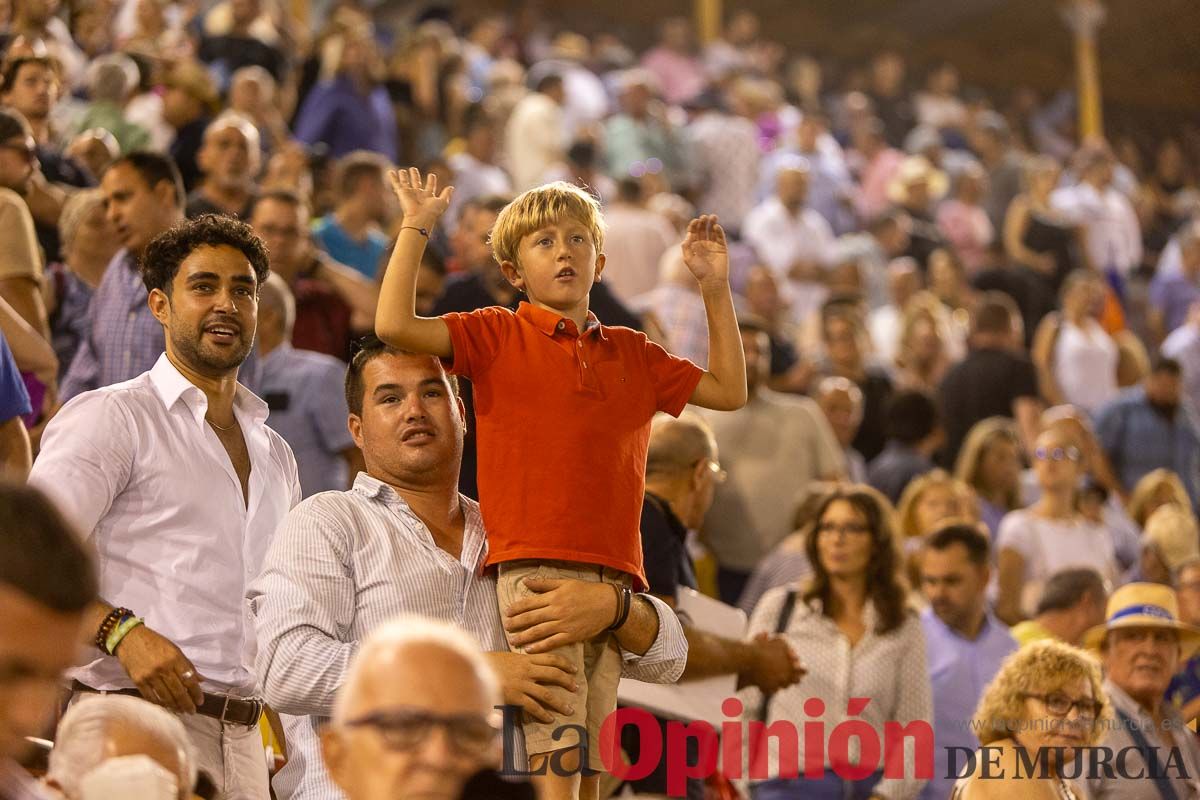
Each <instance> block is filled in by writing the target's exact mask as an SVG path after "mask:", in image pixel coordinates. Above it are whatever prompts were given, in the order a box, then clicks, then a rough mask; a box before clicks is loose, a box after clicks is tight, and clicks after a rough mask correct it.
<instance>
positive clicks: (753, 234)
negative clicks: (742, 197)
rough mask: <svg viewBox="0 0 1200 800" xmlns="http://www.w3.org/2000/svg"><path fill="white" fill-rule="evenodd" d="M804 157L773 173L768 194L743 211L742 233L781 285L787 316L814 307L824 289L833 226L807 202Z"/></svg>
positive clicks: (803, 314)
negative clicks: (758, 202) (786, 300)
mask: <svg viewBox="0 0 1200 800" xmlns="http://www.w3.org/2000/svg"><path fill="white" fill-rule="evenodd" d="M808 183H809V167H808V162H806V161H805V160H804V159H802V158H800V157H799V156H797V157H796V158H795V159H794V160H793V161H790V162H785V163H784V164H783V165H782V166H781V167H780V168H779V171H778V173H777V174H776V178H775V187H774V189H775V191H774V194H773V195H772V196H771V197H769V198H767V199H766V200H764V201H763V202H762V203H761V204H759V205H757V206H755V207H754V208H753V209H751V210H750V213H749V214H747V215H746V221H745V223H744V224H743V226H742V234H743V236H744V237H745V239H746V241H747V242H749V243H750V245H751V246H752V247H753V248H754V250H755V252H756V253H757V254H758V257H759V258H760V259H762V262H763V263H764V264H766V265H767V266H768V267H770V268H771V269H772V270H773V271H774V272H775V275H776V277H778V278H779V279H780V281H781V282H782V283H783V285H784V286H786V287H787V294H788V299H789V301H790V307H791V313H792V321H793V322H796V323H799V322H801V321H803V320H804V319H807V318H808V317H809V315H811V314H812V313H814V312H815V311H817V310H818V309H819V308H820V306H821V303H822V302H824V300H825V297H826V296H827V295H828V293H829V290H828V289H827V288H826V285H825V284H826V282H827V281H826V275H825V273H826V270H827V269H828V268H829V267H830V266H831V261H832V259H833V255H834V251H833V246H834V238H833V229H832V228H830V226H829V223H828V222H826V221H825V218H824V217H822V216H821V215H820V214H819V213H817V212H816V211H814V210H813V209H811V208H809V207H808V206H807V199H808Z"/></svg>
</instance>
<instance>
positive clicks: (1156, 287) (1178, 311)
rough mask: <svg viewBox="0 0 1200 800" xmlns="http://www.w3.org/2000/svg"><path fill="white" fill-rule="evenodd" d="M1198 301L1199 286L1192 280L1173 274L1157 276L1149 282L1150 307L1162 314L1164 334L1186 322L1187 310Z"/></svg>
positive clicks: (1199, 295) (1199, 294) (1199, 297)
mask: <svg viewBox="0 0 1200 800" xmlns="http://www.w3.org/2000/svg"><path fill="white" fill-rule="evenodd" d="M1198 300H1200V286H1197V285H1196V282H1195V281H1194V280H1191V279H1190V278H1188V277H1186V276H1184V275H1180V274H1179V273H1174V274H1170V275H1163V274H1158V275H1155V276H1154V280H1152V281H1150V305H1151V306H1152V307H1154V308H1155V309H1157V310H1158V311H1161V312H1162V315H1163V330H1164V331H1165V332H1166V333H1170V332H1171V331H1173V330H1175V329H1176V328H1178V327H1179V326H1180V325H1182V324H1183V323H1184V322H1186V321H1187V314H1188V309H1189V308H1191V305H1192V303H1195V302H1196V301H1198Z"/></svg>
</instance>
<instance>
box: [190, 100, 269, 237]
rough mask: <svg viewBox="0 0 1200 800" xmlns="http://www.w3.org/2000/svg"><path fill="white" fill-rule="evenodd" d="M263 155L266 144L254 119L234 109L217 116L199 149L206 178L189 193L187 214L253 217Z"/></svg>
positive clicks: (198, 156) (201, 170)
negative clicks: (251, 212)
mask: <svg viewBox="0 0 1200 800" xmlns="http://www.w3.org/2000/svg"><path fill="white" fill-rule="evenodd" d="M261 158H262V144H261V142H260V140H259V136H258V128H256V127H254V123H252V122H251V121H250V120H249V119H247V118H246V117H243V116H242V115H241V114H238V113H237V112H233V111H227V112H225V113H224V114H221V115H220V116H219V117H217V118H216V119H214V120H213V121H212V123H211V124H210V125H209V126H208V127H207V128H206V129H205V131H204V141H203V144H201V146H200V150H199V152H197V153H196V166H198V167H199V168H200V174H201V175H202V176H203V178H202V179H201V181H200V185H199V186H197V187H196V188H195V189H194V190H192V191H191V192H190V193H189V194H188V198H187V206H186V207H185V209H184V214H185V216H187V218H188V219H195V218H196V217H198V216H200V215H201V214H227V215H229V216H231V217H237V218H238V219H240V220H247V219H249V218H250V210H251V208H253V206H254V195H255V180H256V179H257V177H258V169H259V165H260V163H261Z"/></svg>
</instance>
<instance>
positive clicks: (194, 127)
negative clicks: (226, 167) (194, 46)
mask: <svg viewBox="0 0 1200 800" xmlns="http://www.w3.org/2000/svg"><path fill="white" fill-rule="evenodd" d="M163 85H164V86H165V87H166V91H165V93H164V94H163V99H162V118H163V121H164V122H166V123H167V125H169V126H170V127H171V128H172V130H174V132H175V138H173V139H172V140H171V147H170V149H169V150H168V151H167V154H168V155H170V157H171V160H173V161H174V162H175V164H176V165H177V166H178V167H179V173H180V175H182V176H183V188H184V189H185V190H186V191H188V192H190V191H192V190H193V189H195V188H196V187H197V186H199V185H200V179H201V177H202V175H201V173H200V167H199V165H198V164H197V163H196V154H197V153H199V152H200V148H201V147H202V146H203V144H204V132H205V131H206V130H208V123H210V122H211V121H212V118H213V115H214V114H215V113H216V112H217V110H218V109H219V108H220V107H221V105H220V104H221V101H220V95H219V94H218V93H217V87H216V86H215V85H214V84H213V80H212V78H211V77H210V76H209V74H208V70H206V69H205V68H204V66H203V65H202V64H199V63H198V62H195V61H187V60H185V61H178V62H176V63H175V64H173V65H172V66H171V67H170V68H169V69H168V70H167V73H166V75H164V76H163Z"/></svg>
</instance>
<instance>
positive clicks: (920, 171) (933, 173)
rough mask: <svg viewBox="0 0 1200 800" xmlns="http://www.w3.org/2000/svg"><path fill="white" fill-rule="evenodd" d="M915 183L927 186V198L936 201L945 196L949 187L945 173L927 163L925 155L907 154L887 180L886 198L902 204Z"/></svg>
mask: <svg viewBox="0 0 1200 800" xmlns="http://www.w3.org/2000/svg"><path fill="white" fill-rule="evenodd" d="M916 183H924V184H925V185H926V186H927V187H928V191H927V192H926V194H928V195H929V199H930V200H933V201H936V200H940V199H941V198H942V197H944V196H945V194H946V190H947V189H948V188H949V187H950V180H949V178H947V177H946V173H944V172H942V171H941V170H940V169H937V168H936V167H934V166H933V165H932V164H930V163H929V159H927V158H925V156H909V157H908V158H906V159H904V160H903V161H901V162H900V167H899V169H897V170H896V174H895V175H893V176H892V179H891V180H890V181H889V182H888V187H887V195H888V199H889V200H891V201H892V202H893V203H896V204H898V205H904V203H905V201H907V200H908V189H909V187H910V186H912V185H913V184H916Z"/></svg>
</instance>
